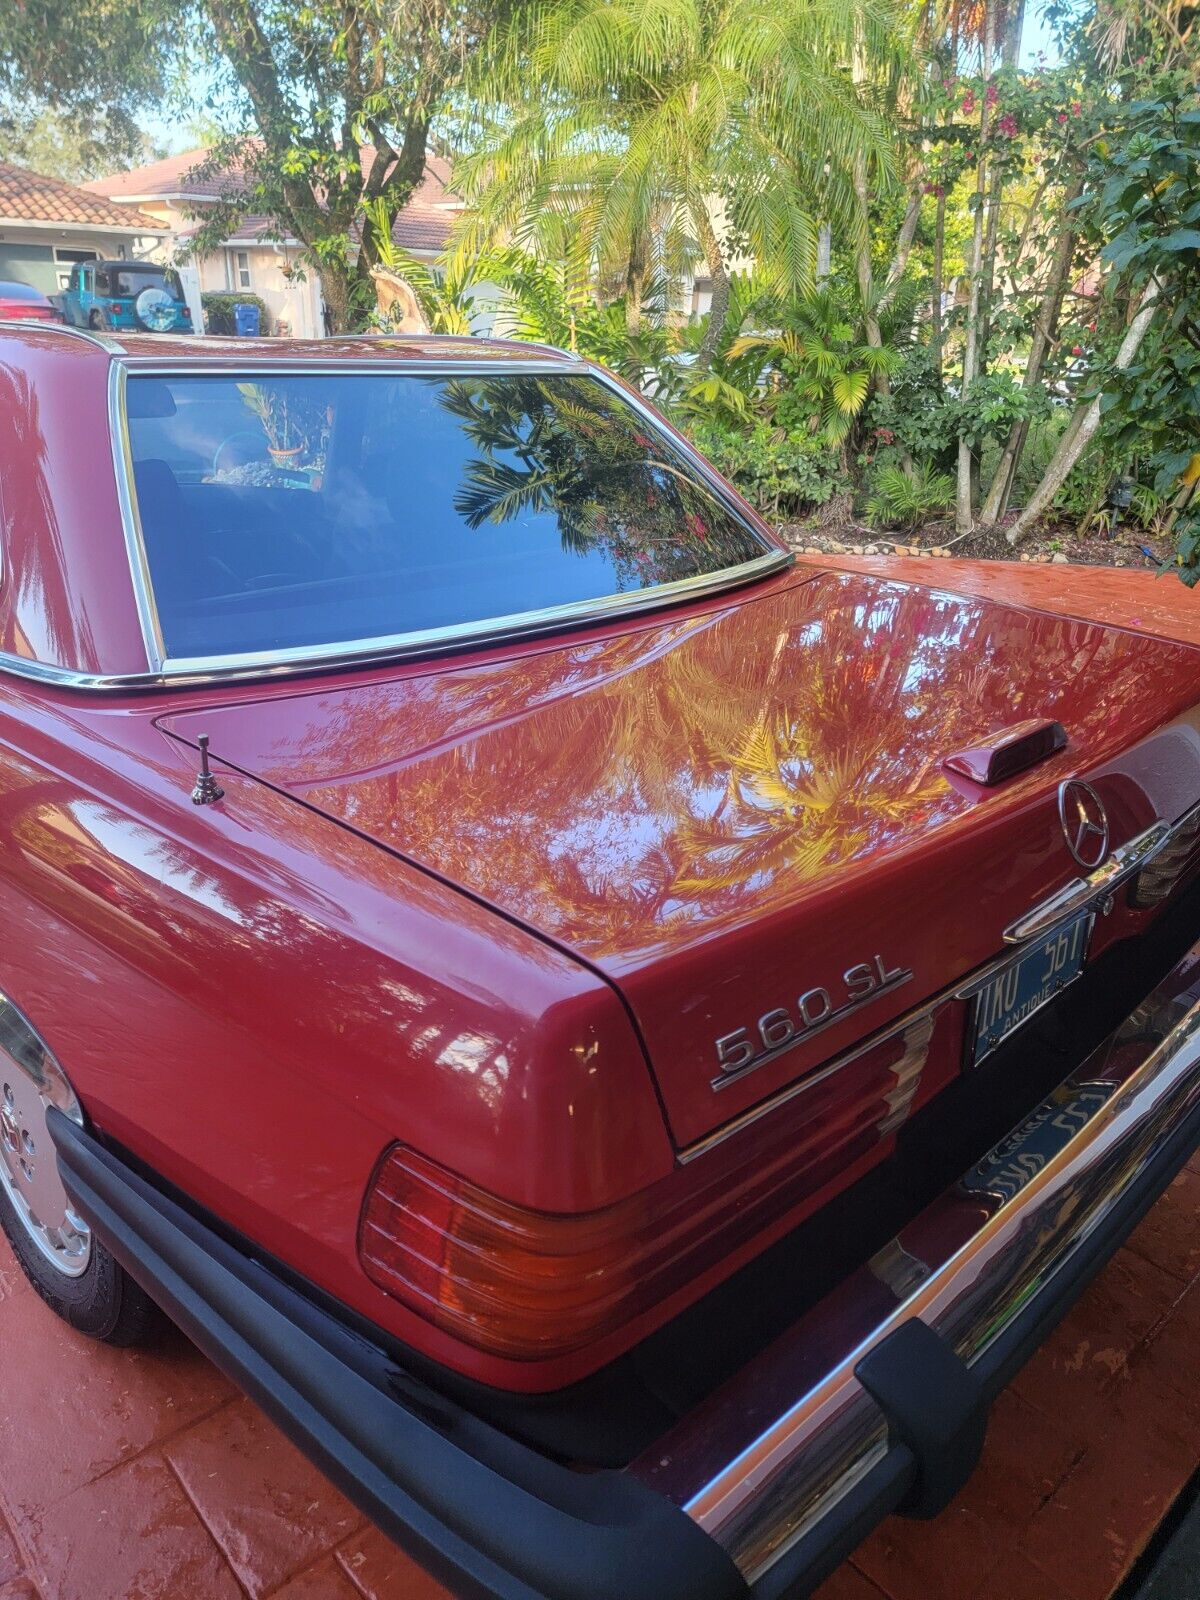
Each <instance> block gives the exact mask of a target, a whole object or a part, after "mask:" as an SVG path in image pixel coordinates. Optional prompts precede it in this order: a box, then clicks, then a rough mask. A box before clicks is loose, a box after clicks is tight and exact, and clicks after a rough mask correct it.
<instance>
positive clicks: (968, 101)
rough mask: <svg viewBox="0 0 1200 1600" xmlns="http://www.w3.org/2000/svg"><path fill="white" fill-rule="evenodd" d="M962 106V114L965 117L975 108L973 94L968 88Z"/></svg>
mask: <svg viewBox="0 0 1200 1600" xmlns="http://www.w3.org/2000/svg"><path fill="white" fill-rule="evenodd" d="M962 108H963V115H964V116H966V117H969V116H970V115H971V113H972V111H974V109H975V96H974V95H973V94H972V93H971V92H970V90H968V91H967V95H966V98H965V99H964V101H963V103H962Z"/></svg>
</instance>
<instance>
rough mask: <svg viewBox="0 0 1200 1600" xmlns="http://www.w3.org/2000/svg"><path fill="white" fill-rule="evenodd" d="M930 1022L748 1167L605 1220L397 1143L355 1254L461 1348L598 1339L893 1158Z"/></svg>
mask: <svg viewBox="0 0 1200 1600" xmlns="http://www.w3.org/2000/svg"><path fill="white" fill-rule="evenodd" d="M933 1030H934V1018H933V1015H932V1014H931V1013H926V1014H921V1015H919V1016H918V1017H917V1018H916V1019H915V1020H914V1021H912V1022H911V1023H910V1024H908V1025H907V1026H906V1027H904V1028H902V1029H900V1030H898V1031H897V1032H895V1033H893V1034H891V1035H889V1036H887V1037H886V1038H884V1039H883V1040H881V1041H880V1042H879V1043H878V1044H875V1045H872V1046H869V1047H868V1048H866V1049H865V1050H863V1052H862V1053H861V1054H860V1055H859V1056H857V1057H856V1058H855V1059H854V1060H853V1061H848V1062H846V1063H845V1064H844V1065H843V1066H841V1067H840V1068H839V1070H838V1072H837V1073H836V1074H833V1075H831V1076H828V1077H822V1078H821V1079H820V1081H814V1083H813V1089H812V1094H811V1096H810V1097H806V1101H805V1108H804V1109H806V1110H807V1111H808V1112H809V1115H808V1116H807V1117H806V1118H805V1119H804V1121H803V1123H802V1124H800V1125H799V1126H798V1122H797V1118H798V1116H799V1111H800V1108H799V1106H797V1108H796V1113H797V1114H796V1116H792V1117H788V1116H784V1117H782V1118H779V1119H776V1120H775V1126H774V1131H773V1134H772V1135H771V1136H770V1137H768V1136H762V1137H760V1138H759V1139H757V1140H756V1141H755V1146H754V1155H753V1159H752V1161H751V1162H750V1164H749V1168H748V1170H745V1171H741V1172H736V1173H734V1174H731V1172H730V1169H729V1167H728V1166H726V1165H725V1164H723V1163H722V1162H719V1161H718V1162H716V1163H714V1164H712V1165H710V1166H708V1167H706V1166H705V1164H704V1163H703V1162H697V1163H696V1164H695V1165H694V1166H692V1167H690V1168H685V1169H684V1170H683V1171H682V1172H676V1173H673V1174H672V1175H671V1176H670V1177H668V1178H664V1179H662V1180H661V1181H660V1182H658V1183H655V1184H653V1185H651V1186H650V1187H649V1188H647V1189H643V1190H642V1191H640V1192H639V1193H638V1194H636V1195H633V1196H631V1197H630V1198H629V1199H628V1200H622V1201H619V1202H618V1203H617V1204H616V1205H612V1206H608V1207H606V1208H605V1209H604V1210H602V1211H591V1212H585V1213H581V1214H579V1215H570V1216H564V1215H551V1214H548V1213H545V1212H540V1211H532V1210H528V1209H527V1208H525V1207H523V1206H518V1205H514V1204H512V1203H511V1202H510V1201H508V1200H502V1199H500V1198H499V1197H498V1196H496V1195H493V1194H489V1193H488V1192H487V1191H486V1190H484V1189H481V1188H478V1187H477V1186H476V1185H475V1184H472V1183H469V1182H468V1181H467V1180H466V1179H465V1178H461V1177H458V1176H457V1175H456V1174H454V1173H452V1172H448V1171H446V1169H445V1168H444V1167H441V1166H439V1165H438V1164H437V1163H436V1162H433V1161H430V1160H428V1159H427V1158H426V1157H424V1156H420V1155H418V1154H417V1153H416V1151H415V1150H409V1149H406V1148H405V1147H404V1146H403V1145H393V1146H392V1148H391V1149H390V1150H389V1151H388V1152H387V1154H386V1155H385V1156H384V1159H383V1160H382V1161H381V1163H380V1165H379V1168H378V1170H377V1171H376V1174H375V1178H374V1181H373V1182H372V1184H371V1186H370V1188H369V1189H368V1191H367V1197H366V1203H365V1205H364V1207H363V1214H362V1221H361V1224H360V1227H359V1237H358V1249H359V1256H360V1258H361V1261H362V1265H363V1270H364V1271H365V1272H366V1274H367V1276H368V1277H369V1278H370V1279H371V1280H372V1282H374V1283H376V1284H378V1286H379V1287H380V1288H381V1289H384V1290H386V1292H387V1293H388V1294H391V1295H394V1296H395V1297H396V1299H398V1300H400V1301H402V1302H403V1303H404V1304H405V1305H406V1306H408V1307H409V1308H410V1309H411V1310H413V1311H415V1312H417V1313H418V1314H419V1315H421V1316H423V1317H425V1318H427V1319H428V1320H429V1321H430V1322H433V1323H436V1325H437V1326H438V1327H440V1328H442V1329H444V1330H445V1332H447V1333H450V1334H452V1335H453V1336H454V1337H455V1338H458V1339H461V1340H463V1341H464V1342H465V1343H467V1344H471V1345H474V1346H475V1347H476V1348H477V1349H480V1350H486V1351H488V1352H489V1353H490V1354H493V1355H498V1356H505V1357H507V1358H508V1359H509V1360H513V1361H538V1360H547V1359H549V1358H551V1357H554V1356H562V1355H567V1354H569V1353H570V1352H572V1351H575V1350H580V1349H582V1348H583V1347H584V1346H586V1345H589V1344H593V1343H596V1342H597V1341H599V1340H600V1339H602V1338H604V1337H605V1336H606V1335H609V1334H613V1333H616V1332H617V1331H618V1330H620V1329H622V1328H625V1327H626V1326H627V1325H629V1324H631V1323H633V1322H634V1321H635V1319H637V1318H638V1317H639V1316H641V1315H642V1314H643V1313H645V1312H647V1311H649V1310H650V1309H651V1308H652V1307H655V1306H657V1305H659V1304H661V1303H662V1302H663V1301H666V1300H668V1299H669V1298H670V1297H671V1296H673V1295H676V1294H677V1293H678V1292H679V1291H680V1290H682V1289H685V1288H687V1287H688V1286H689V1285H692V1284H694V1283H695V1282H696V1281H697V1280H698V1279H700V1278H701V1277H702V1276H703V1275H704V1274H706V1273H708V1272H711V1270H712V1269H713V1267H715V1266H721V1265H723V1264H725V1263H727V1262H729V1261H730V1259H731V1258H732V1257H733V1255H734V1252H735V1251H737V1250H738V1249H739V1247H741V1246H743V1245H746V1244H748V1243H750V1242H751V1241H754V1242H755V1243H756V1244H757V1243H759V1242H763V1241H764V1236H765V1234H766V1231H767V1230H768V1229H769V1228H770V1227H771V1226H772V1225H773V1224H776V1223H780V1222H781V1221H782V1220H783V1219H784V1218H785V1217H794V1216H795V1215H796V1214H797V1208H798V1207H799V1206H801V1205H802V1204H803V1203H804V1202H806V1201H809V1200H810V1197H812V1196H814V1195H815V1194H816V1193H817V1192H818V1191H819V1190H820V1189H821V1188H822V1186H823V1185H825V1184H828V1183H830V1182H831V1181H833V1180H834V1179H841V1178H844V1176H845V1174H846V1173H847V1171H849V1170H850V1169H851V1168H853V1166H854V1163H855V1162H858V1161H869V1160H871V1159H873V1158H875V1157H877V1156H878V1155H881V1154H883V1153H884V1150H885V1149H886V1143H885V1141H886V1140H887V1139H888V1136H889V1135H890V1134H891V1133H892V1132H894V1130H895V1129H896V1128H897V1127H898V1126H899V1125H900V1124H901V1123H902V1122H904V1121H905V1119H906V1118H907V1116H908V1114H909V1110H910V1108H911V1106H912V1104H913V1099H914V1096H915V1095H916V1092H917V1088H918V1085H919V1083H920V1080H921V1074H922V1072H923V1070H924V1066H925V1062H926V1059H927V1057H928V1054H929V1049H930V1041H931V1038H932V1035H933Z"/></svg>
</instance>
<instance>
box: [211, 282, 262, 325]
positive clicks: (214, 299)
mask: <svg viewBox="0 0 1200 1600" xmlns="http://www.w3.org/2000/svg"><path fill="white" fill-rule="evenodd" d="M200 304H201V305H202V306H203V307H204V326H205V327H206V328H207V329H208V331H209V333H236V332H237V328H236V326H235V325H234V320H233V308H234V306H257V307H258V316H259V331H260V333H270V332H271V313H270V312H269V311H268V310H267V307H266V304H265V303H264V302H263V301H262V300H261V299H259V297H258V295H256V294H250V293H249V292H247V293H245V294H235V293H234V292H233V291H232V290H226V289H207V290H205V292H204V293H203V294H202V295H201V296H200Z"/></svg>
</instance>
